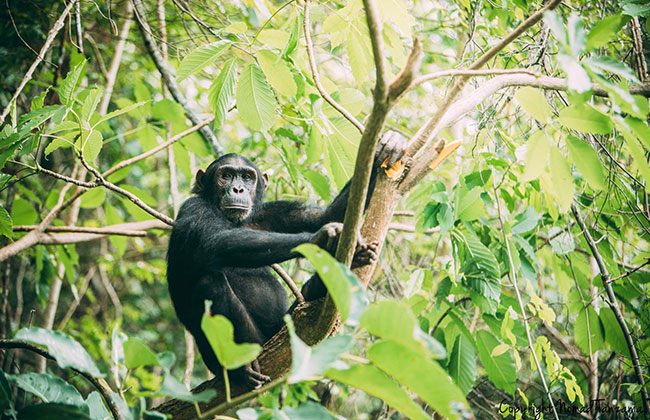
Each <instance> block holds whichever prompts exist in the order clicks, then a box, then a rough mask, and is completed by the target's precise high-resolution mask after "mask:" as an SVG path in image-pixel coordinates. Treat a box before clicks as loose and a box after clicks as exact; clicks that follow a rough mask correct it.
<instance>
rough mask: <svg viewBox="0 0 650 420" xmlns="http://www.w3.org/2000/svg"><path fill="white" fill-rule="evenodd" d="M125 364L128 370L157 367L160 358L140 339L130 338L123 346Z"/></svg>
mask: <svg viewBox="0 0 650 420" xmlns="http://www.w3.org/2000/svg"><path fill="white" fill-rule="evenodd" d="M123 347H124V364H125V365H126V368H127V369H135V368H137V367H138V366H157V365H158V357H156V353H154V352H153V351H151V349H150V348H149V347H148V346H147V345H146V344H145V343H144V341H142V340H140V339H139V338H130V339H128V340H127V341H125V342H124V344H123Z"/></svg>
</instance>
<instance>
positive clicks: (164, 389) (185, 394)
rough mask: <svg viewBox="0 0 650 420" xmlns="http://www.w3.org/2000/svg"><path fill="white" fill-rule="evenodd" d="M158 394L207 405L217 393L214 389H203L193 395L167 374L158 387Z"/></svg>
mask: <svg viewBox="0 0 650 420" xmlns="http://www.w3.org/2000/svg"><path fill="white" fill-rule="evenodd" d="M158 394H160V395H165V396H168V397H172V398H176V399H177V400H181V401H187V402H191V403H194V402H197V403H199V402H203V403H207V402H209V401H210V400H211V399H213V398H214V397H216V396H217V391H215V390H214V389H205V390H203V391H201V392H199V393H196V394H193V393H192V392H191V391H188V390H187V388H185V385H183V383H182V382H181V381H179V380H178V379H176V378H174V377H173V376H171V375H170V374H169V373H167V374H165V378H164V379H163V383H162V386H161V387H160V390H159V391H158Z"/></svg>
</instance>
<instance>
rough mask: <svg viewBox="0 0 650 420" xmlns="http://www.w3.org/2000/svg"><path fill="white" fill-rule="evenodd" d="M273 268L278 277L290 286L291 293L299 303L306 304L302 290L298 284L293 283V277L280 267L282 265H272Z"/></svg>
mask: <svg viewBox="0 0 650 420" xmlns="http://www.w3.org/2000/svg"><path fill="white" fill-rule="evenodd" d="M271 268H272V269H273V271H275V272H276V273H277V275H278V276H280V278H281V279H282V280H283V281H284V282H285V283H286V285H287V286H289V289H291V293H293V295H294V296H295V297H296V299H297V300H298V302H300V303H305V298H304V297H303V296H302V293H300V289H299V288H298V286H296V283H295V282H294V281H293V279H292V278H291V276H290V275H289V274H287V272H286V271H284V270H283V269H282V267H280V264H271Z"/></svg>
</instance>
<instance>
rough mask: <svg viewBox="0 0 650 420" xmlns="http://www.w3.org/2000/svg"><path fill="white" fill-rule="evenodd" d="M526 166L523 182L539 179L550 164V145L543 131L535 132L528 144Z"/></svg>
mask: <svg viewBox="0 0 650 420" xmlns="http://www.w3.org/2000/svg"><path fill="white" fill-rule="evenodd" d="M526 147H527V151H526V166H525V167H524V174H523V175H522V177H521V182H527V181H532V180H533V179H537V178H538V177H539V176H540V175H541V174H542V172H544V168H546V166H547V163H548V151H549V144H548V138H547V137H546V134H544V132H543V131H536V132H534V133H533V134H532V135H531V136H530V138H529V139H528V143H526Z"/></svg>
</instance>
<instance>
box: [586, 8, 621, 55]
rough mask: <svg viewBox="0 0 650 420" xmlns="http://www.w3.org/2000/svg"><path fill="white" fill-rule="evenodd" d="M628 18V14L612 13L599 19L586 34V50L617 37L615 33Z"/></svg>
mask: <svg viewBox="0 0 650 420" xmlns="http://www.w3.org/2000/svg"><path fill="white" fill-rule="evenodd" d="M629 20H630V17H629V16H623V15H613V16H607V17H606V18H604V19H602V20H599V21H598V23H596V24H595V25H594V26H593V28H591V30H590V31H589V34H588V35H587V50H593V49H595V48H600V47H602V46H604V45H606V44H607V43H608V42H609V41H611V40H613V39H618V38H617V37H616V34H617V33H618V31H620V30H621V28H622V27H623V26H625V24H626V23H627V22H628V21H629Z"/></svg>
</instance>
